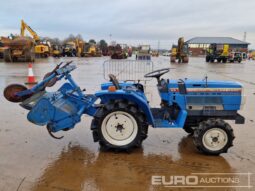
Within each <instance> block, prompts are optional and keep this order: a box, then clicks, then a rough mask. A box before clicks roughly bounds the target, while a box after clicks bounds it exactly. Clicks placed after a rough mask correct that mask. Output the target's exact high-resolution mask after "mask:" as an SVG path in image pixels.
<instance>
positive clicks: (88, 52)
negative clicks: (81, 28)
mask: <svg viewBox="0 0 255 191" xmlns="http://www.w3.org/2000/svg"><path fill="white" fill-rule="evenodd" d="M82 56H84V57H101V56H102V51H101V50H100V48H99V47H97V46H96V45H95V44H94V43H85V45H84V52H83V54H82Z"/></svg>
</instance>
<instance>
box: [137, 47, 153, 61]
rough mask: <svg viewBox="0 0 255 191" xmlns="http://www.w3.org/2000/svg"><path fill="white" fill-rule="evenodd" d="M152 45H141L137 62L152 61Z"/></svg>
mask: <svg viewBox="0 0 255 191" xmlns="http://www.w3.org/2000/svg"><path fill="white" fill-rule="evenodd" d="M150 51H151V48H150V45H140V46H139V47H138V50H137V54H136V60H151V54H150Z"/></svg>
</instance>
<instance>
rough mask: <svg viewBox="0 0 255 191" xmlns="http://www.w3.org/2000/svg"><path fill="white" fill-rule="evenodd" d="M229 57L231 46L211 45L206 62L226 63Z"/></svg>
mask: <svg viewBox="0 0 255 191" xmlns="http://www.w3.org/2000/svg"><path fill="white" fill-rule="evenodd" d="M228 57H229V45H228V44H222V45H220V44H210V46H209V48H208V49H207V51H206V57H205V61H206V62H215V60H216V61H217V62H222V63H226V62H227V61H228Z"/></svg>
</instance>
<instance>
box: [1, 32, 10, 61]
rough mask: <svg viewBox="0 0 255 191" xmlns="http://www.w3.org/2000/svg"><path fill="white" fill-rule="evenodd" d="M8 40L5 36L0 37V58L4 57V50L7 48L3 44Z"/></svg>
mask: <svg viewBox="0 0 255 191" xmlns="http://www.w3.org/2000/svg"><path fill="white" fill-rule="evenodd" d="M9 41H10V39H9V38H7V37H0V59H3V58H4V51H5V49H7V47H5V45H6V43H7V42H9Z"/></svg>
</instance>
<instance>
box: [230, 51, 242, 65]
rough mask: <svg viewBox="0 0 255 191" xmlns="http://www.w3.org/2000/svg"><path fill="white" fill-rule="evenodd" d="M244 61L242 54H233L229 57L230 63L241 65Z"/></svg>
mask: <svg viewBox="0 0 255 191" xmlns="http://www.w3.org/2000/svg"><path fill="white" fill-rule="evenodd" d="M242 60H243V54H242V52H231V53H229V55H228V61H229V62H230V63H234V62H238V63H241V62H242Z"/></svg>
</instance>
